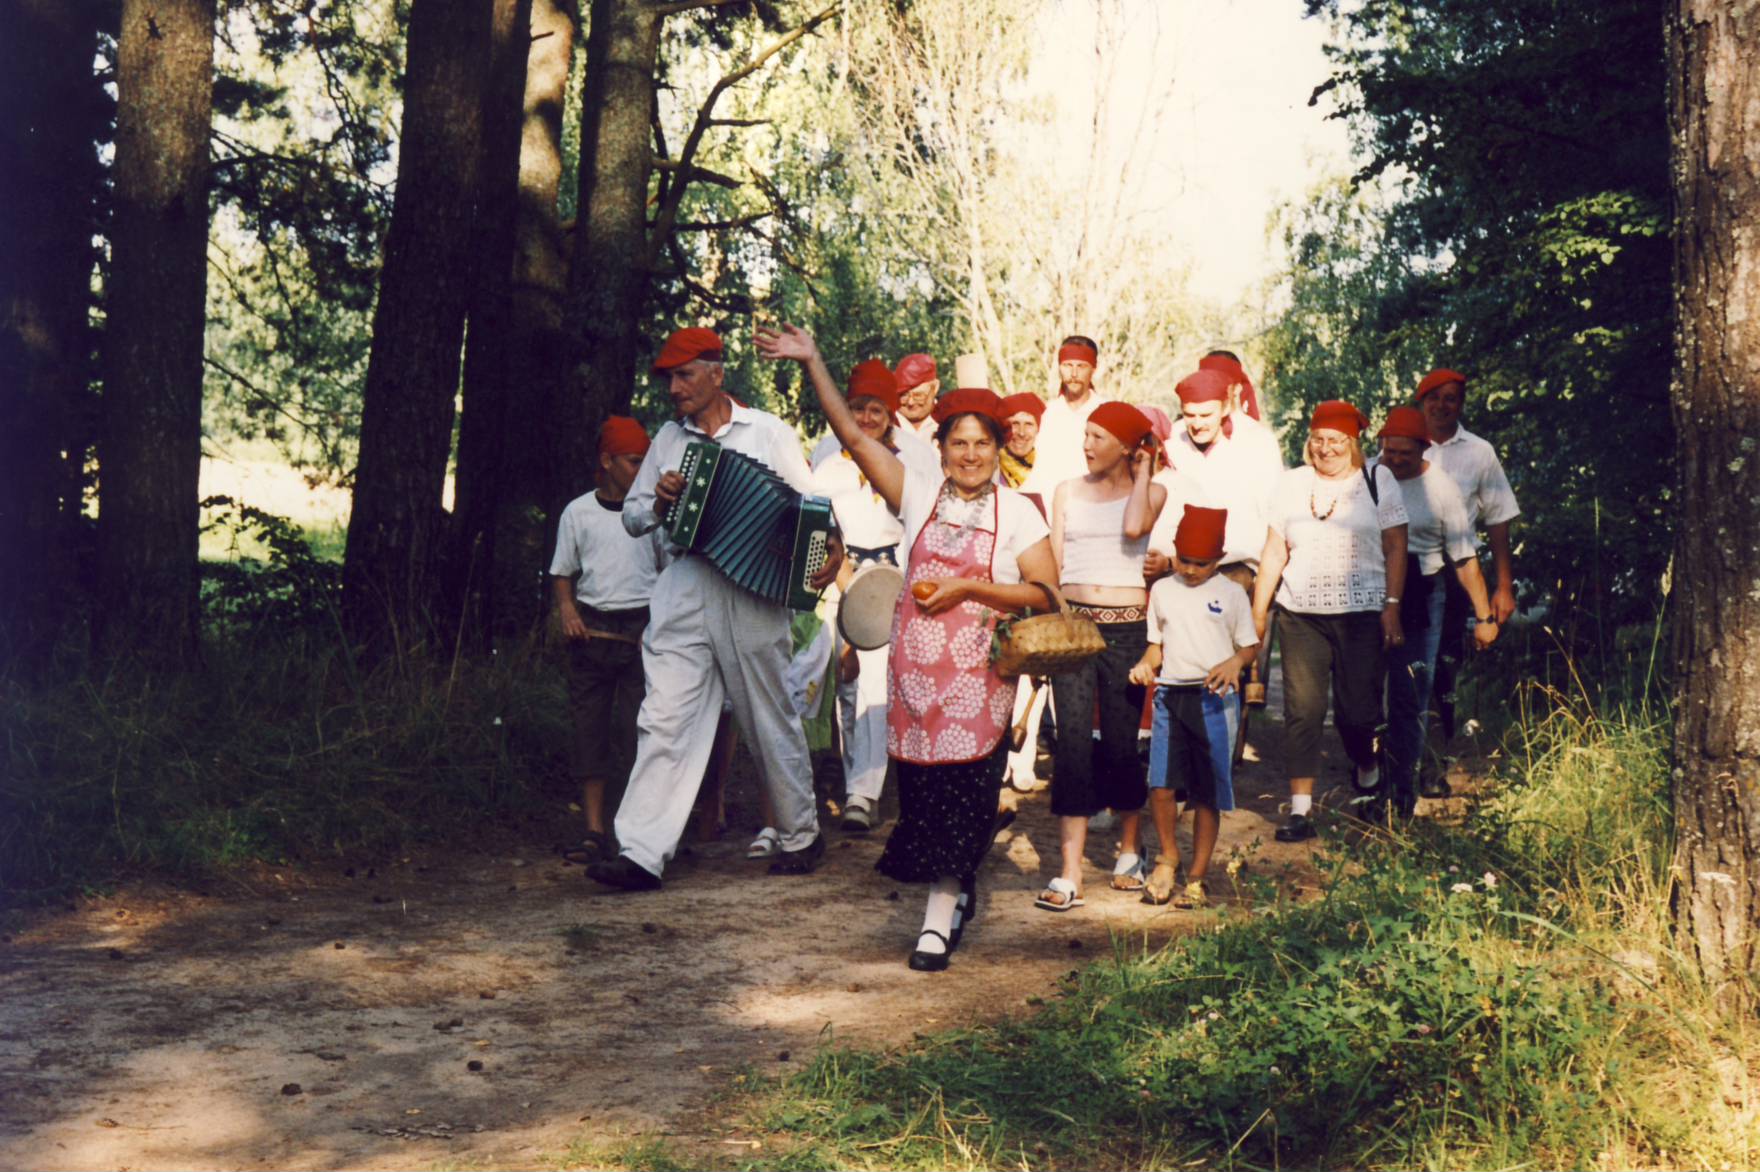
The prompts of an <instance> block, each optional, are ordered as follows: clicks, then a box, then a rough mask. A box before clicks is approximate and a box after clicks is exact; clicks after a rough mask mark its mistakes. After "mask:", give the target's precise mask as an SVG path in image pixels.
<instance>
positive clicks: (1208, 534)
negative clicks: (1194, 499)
mask: <svg viewBox="0 0 1760 1172" xmlns="http://www.w3.org/2000/svg"><path fill="white" fill-rule="evenodd" d="M1227 528H1228V510H1227V509H1206V508H1204V507H1203V506H1202V505H1187V506H1186V511H1185V513H1184V514H1182V515H1181V516H1180V519H1179V528H1178V529H1176V530H1174V532H1173V548H1174V550H1175V552H1177V553H1178V554H1179V556H1180V557H1182V558H1185V559H1186V560H1187V561H1193V562H1207V561H1209V560H1210V559H1212V558H1219V557H1221V556H1222V534H1223V531H1224V530H1225V529H1227Z"/></svg>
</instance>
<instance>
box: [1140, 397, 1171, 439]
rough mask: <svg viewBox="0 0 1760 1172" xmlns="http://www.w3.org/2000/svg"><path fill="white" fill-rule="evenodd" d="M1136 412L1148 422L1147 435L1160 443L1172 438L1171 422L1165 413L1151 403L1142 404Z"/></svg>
mask: <svg viewBox="0 0 1760 1172" xmlns="http://www.w3.org/2000/svg"><path fill="white" fill-rule="evenodd" d="M1137 410H1139V411H1141V412H1142V413H1143V415H1144V416H1145V417H1146V418H1147V419H1148V420H1149V434H1151V435H1153V436H1154V437H1155V438H1156V439H1157V440H1158V441H1160V442H1161V443H1166V442H1167V441H1168V440H1170V439H1172V438H1173V420H1172V419H1170V418H1168V415H1167V412H1165V411H1163V410H1162V409H1161V408H1159V407H1157V406H1156V405H1155V404H1153V403H1144V404H1143V405H1142V406H1141V407H1138V408H1137Z"/></svg>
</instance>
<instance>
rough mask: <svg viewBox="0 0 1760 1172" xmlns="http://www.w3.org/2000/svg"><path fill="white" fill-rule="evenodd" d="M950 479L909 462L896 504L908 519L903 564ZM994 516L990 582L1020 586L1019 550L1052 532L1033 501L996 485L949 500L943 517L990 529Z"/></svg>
mask: <svg viewBox="0 0 1760 1172" xmlns="http://www.w3.org/2000/svg"><path fill="white" fill-rule="evenodd" d="M946 480H947V478H946V477H945V476H944V475H942V473H941V470H940V469H939V468H937V469H936V470H935V473H934V475H929V474H927V473H925V472H923V471H922V470H920V469H916V470H913V469H912V468H910V467H909V466H908V465H907V466H906V468H905V478H904V492H903V494H902V499H900V501H899V502H898V504H899V509H898V512H899V515H900V516H901V517H903V518H904V539H903V540H902V541H900V542H899V546H898V548H899V552H900V553H901V554H902V555H903V556H902V557H901V558H899V561H900V563H901V564H908V562H909V559H910V556H911V550H912V549H913V547H915V545H916V543H917V535H918V534H920V533H921V532H922V531H923V527H924V526H925V525H927V524H928V523H929V520H930V519H931V518H932V517H934V515H935V506H936V504H937V502H939V501H940V500H941V486H942V485H943V484H944V483H946ZM992 505H994V508H995V512H994V514H993V513H992V511H991V509H992ZM993 516H994V521H995V525H996V545H995V552H994V553H992V554H991V560H990V580H991V581H992V582H995V583H996V584H997V585H999V586H1014V585H1018V584H1019V583H1020V581H1021V567H1020V556H1021V554H1023V553H1025V552H1027V550H1029V549H1031V548H1033V546H1035V545H1037V544H1038V543H1039V542H1041V541H1043V540H1044V539H1045V538H1047V537H1049V536H1050V535H1051V529H1050V527H1049V526H1047V525H1046V524H1045V518H1043V517H1041V516H1040V515H1039V510H1038V509H1036V508H1034V507H1033V502H1032V501H1030V500H1028V499H1027V498H1026V497H1024V496H1022V495H1021V494H1020V493H1018V492H1016V491H1015V490H1014V489H1012V488H998V489H996V490H995V492H994V494H993V495H990V494H987V495H985V496H982V497H979V498H978V499H977V500H973V501H962V500H958V499H957V498H956V499H953V500H951V501H950V502H949V504H948V509H947V511H946V512H944V514H943V518H942V519H943V520H946V521H949V522H952V523H953V524H962V523H970V524H974V525H976V526H977V527H978V528H981V529H989V528H990V526H991V523H992V517H993Z"/></svg>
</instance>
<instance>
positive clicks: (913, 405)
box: [893, 354, 941, 445]
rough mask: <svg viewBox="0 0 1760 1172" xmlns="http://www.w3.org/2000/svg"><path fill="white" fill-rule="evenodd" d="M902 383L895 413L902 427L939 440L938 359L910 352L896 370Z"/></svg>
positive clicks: (895, 376) (932, 439)
mask: <svg viewBox="0 0 1760 1172" xmlns="http://www.w3.org/2000/svg"><path fill="white" fill-rule="evenodd" d="M893 378H894V379H895V380H896V381H897V383H898V407H897V409H896V410H895V411H894V413H893V414H894V416H895V417H896V418H897V420H898V424H899V426H900V428H902V429H903V430H905V431H909V432H910V433H911V434H912V435H914V436H916V437H917V438H918V439H920V440H923V441H924V442H926V443H929V444H931V445H932V444H934V442H935V420H934V419H932V418H931V417H930V412H932V411H933V410H935V398H936V396H938V395H939V394H940V393H941V379H940V378H939V377H938V376H937V375H936V369H935V360H934V359H933V358H931V357H929V356H928V355H927V354H906V355H905V356H904V357H903V358H900V359H899V360H898V369H897V370H895V371H893Z"/></svg>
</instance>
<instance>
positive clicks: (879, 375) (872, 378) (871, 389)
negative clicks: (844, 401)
mask: <svg viewBox="0 0 1760 1172" xmlns="http://www.w3.org/2000/svg"><path fill="white" fill-rule="evenodd" d="M857 399H878V400H880V402H882V403H883V404H885V405H886V410H887V411H888V412H889V413H890V412H893V411H897V410H898V380H897V379H895V378H893V377H892V369H891V368H890V367H889V366H887V365H886V364H885V363H884V362H882V361H880V360H879V359H878V358H870V359H868V360H867V361H866V362H861V363H857V364H856V368H855V369H854V370H852V371H850V372H849V401H850V402H852V403H853V402H855V401H856V400H857Z"/></svg>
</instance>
